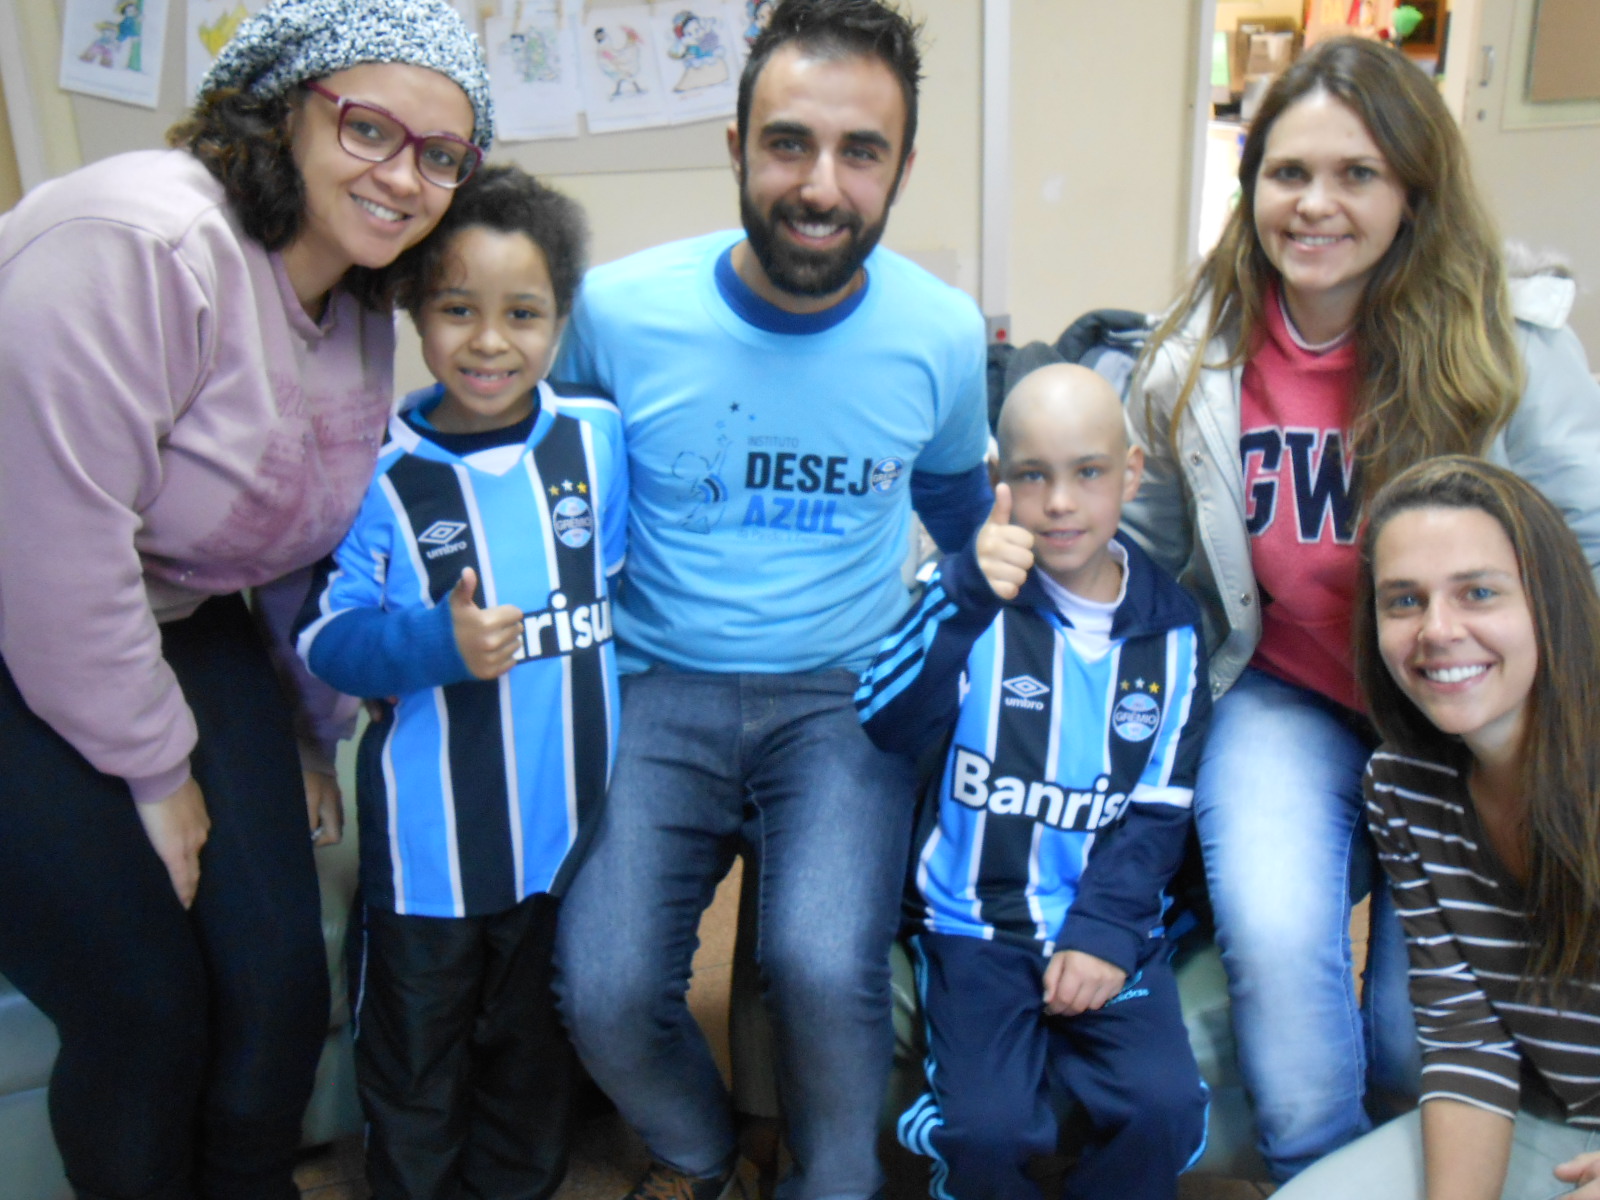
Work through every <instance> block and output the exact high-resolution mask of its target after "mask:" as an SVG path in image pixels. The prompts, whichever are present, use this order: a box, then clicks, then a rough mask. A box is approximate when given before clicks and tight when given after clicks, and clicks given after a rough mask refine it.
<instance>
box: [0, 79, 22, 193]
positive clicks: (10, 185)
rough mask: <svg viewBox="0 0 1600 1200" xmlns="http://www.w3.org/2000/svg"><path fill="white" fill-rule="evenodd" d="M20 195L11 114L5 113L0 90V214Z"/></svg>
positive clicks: (2, 95)
mask: <svg viewBox="0 0 1600 1200" xmlns="http://www.w3.org/2000/svg"><path fill="white" fill-rule="evenodd" d="M21 195H22V178H21V176H20V175H19V174H18V173H17V148H16V147H15V146H13V145H12V144H11V114H10V113H8V112H7V111H6V94H5V91H4V90H3V89H0V212H5V210H6V209H8V208H10V207H11V206H12V205H13V204H15V203H16V202H17V199H18V197H20V196H21Z"/></svg>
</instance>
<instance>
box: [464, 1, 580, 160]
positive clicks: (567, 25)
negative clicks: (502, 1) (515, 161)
mask: <svg viewBox="0 0 1600 1200" xmlns="http://www.w3.org/2000/svg"><path fill="white" fill-rule="evenodd" d="M506 7H507V8H510V9H512V12H511V15H510V16H501V17H490V18H488V19H487V20H486V21H484V23H483V44H484V48H485V50H486V51H487V53H488V57H489V87H490V90H491V91H492V92H493V93H494V108H495V126H496V128H497V130H498V133H499V136H500V137H501V138H504V139H506V140H508V141H514V142H516V141H533V140H535V139H538V138H570V137H577V136H578V113H579V111H581V110H582V108H583V92H582V90H581V88H580V87H579V84H578V63H577V59H578V54H577V43H576V40H575V38H574V35H573V28H572V23H571V21H568V20H564V19H563V18H562V15H561V4H560V0H519V2H518V3H517V4H515V5H514V6H513V5H509V4H508V5H507V6H506Z"/></svg>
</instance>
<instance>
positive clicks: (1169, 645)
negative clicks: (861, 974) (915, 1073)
mask: <svg viewBox="0 0 1600 1200" xmlns="http://www.w3.org/2000/svg"><path fill="white" fill-rule="evenodd" d="M996 435H997V440H998V441H999V445H1000V464H999V482H998V483H997V485H996V487H995V503H994V508H993V511H992V512H991V513H990V514H989V518H988V520H987V522H986V523H985V524H984V526H983V528H982V529H981V530H980V531H979V533H978V536H977V538H975V539H974V542H973V544H972V546H970V547H969V548H968V549H967V550H965V551H963V552H962V553H960V554H954V555H951V556H950V557H949V558H947V559H945V560H944V562H942V563H941V564H940V566H939V569H938V572H937V573H936V574H935V576H934V578H933V579H932V580H931V581H930V583H929V585H928V590H927V593H926V594H925V595H924V597H923V599H922V602H921V603H920V604H919V605H918V606H917V608H916V609H915V610H914V611H913V612H912V614H911V616H910V617H908V618H907V620H906V621H905V622H904V623H903V624H902V626H901V627H900V628H899V629H898V630H896V631H895V633H894V634H893V635H891V636H890V638H889V639H888V640H887V641H886V642H885V644H884V646H883V647H882V649H881V650H880V652H879V654H878V656H877V658H876V659H874V661H873V664H872V667H871V668H870V669H869V670H868V672H867V674H866V676H865V677H864V679H863V683H862V686H861V690H860V691H859V692H858V693H857V696H856V707H857V710H858V712H859V713H860V715H861V718H862V721H863V722H864V724H865V726H866V730H867V733H868V735H869V736H871V738H872V739H873V741H875V742H876V743H877V744H878V745H879V746H881V747H883V748H884V749H886V750H891V751H898V752H900V753H904V754H907V755H910V756H912V757H918V756H920V755H921V754H922V753H923V752H924V751H926V750H928V749H930V747H931V746H933V745H934V744H935V743H936V742H937V741H939V740H940V739H942V738H944V737H946V736H947V735H948V736H949V738H950V746H949V749H948V751H947V752H946V755H945V762H944V770H943V771H942V772H941V773H940V775H939V776H938V777H937V778H936V779H935V781H934V784H933V787H932V789H931V794H930V796H929V798H928V803H927V804H926V806H925V809H924V812H923V819H922V821H921V825H920V827H919V830H918V834H917V837H916V840H915V842H914V845H915V848H916V859H915V869H914V871H913V872H912V876H913V879H914V887H913V892H914V894H913V896H912V908H913V910H914V911H915V913H916V930H917V932H916V933H915V934H914V935H913V936H912V937H911V946H912V949H913V951H914V955H913V958H914V962H915V963H916V968H917V973H918V982H919V984H920V993H921V995H923V996H924V998H925V1004H926V1009H927V1011H926V1016H927V1021H928V1030H929V1041H928V1070H929V1077H930V1081H931V1078H932V1072H933V1069H934V1064H935V1063H937V1064H938V1073H939V1088H938V1090H937V1091H935V1090H934V1089H933V1088H932V1086H931V1083H930V1087H929V1090H928V1092H927V1093H926V1094H925V1095H924V1096H923V1097H922V1098H921V1099H920V1100H918V1101H917V1102H916V1103H915V1104H914V1105H912V1107H911V1108H910V1109H909V1110H907V1112H906V1113H905V1115H904V1116H903V1117H902V1118H901V1120H900V1126H899V1133H900V1140H901V1141H902V1143H904V1144H905V1145H906V1146H907V1147H908V1148H909V1149H911V1150H914V1151H916V1152H918V1153H921V1154H925V1155H928V1156H930V1157H932V1158H934V1159H936V1160H938V1161H939V1162H940V1163H941V1164H942V1169H943V1171H944V1173H945V1176H946V1183H945V1193H946V1194H947V1195H948V1196H950V1197H952V1198H954V1200H963V1198H965V1197H972V1196H978V1195H983V1196H986V1197H990V1196H992V1197H1018V1198H1026V1200H1033V1198H1035V1197H1037V1196H1038V1194H1039V1193H1038V1189H1037V1185H1036V1184H1034V1183H1033V1181H1032V1180H1031V1178H1030V1177H1029V1175H1028V1172H1027V1163H1028V1160H1029V1158H1031V1157H1032V1156H1034V1155H1038V1154H1046V1153H1049V1152H1051V1151H1052V1150H1053V1149H1054V1147H1055V1144H1056V1137H1057V1133H1058V1130H1057V1128H1056V1118H1055V1115H1054V1114H1055V1112H1056V1111H1057V1109H1058V1108H1060V1107H1061V1102H1062V1101H1064V1100H1067V1099H1072V1100H1076V1101H1077V1102H1078V1103H1080V1104H1082V1105H1083V1106H1084V1108H1086V1109H1087V1110H1088V1112H1089V1116H1090V1123H1091V1126H1092V1128H1093V1129H1094V1131H1095V1132H1094V1135H1093V1140H1092V1142H1091V1144H1090V1145H1089V1147H1088V1148H1087V1149H1086V1150H1085V1152H1084V1154H1083V1156H1082V1157H1081V1158H1080V1159H1079V1161H1078V1163H1077V1165H1076V1166H1075V1167H1074V1168H1073V1170H1072V1173H1071V1175H1070V1177H1069V1178H1068V1180H1067V1185H1066V1194H1067V1195H1071V1196H1077V1195H1083V1196H1118V1197H1135V1198H1139V1197H1149V1198H1161V1200H1171V1197H1173V1196H1175V1195H1176V1192H1177V1178H1178V1175H1179V1173H1180V1172H1182V1171H1183V1170H1184V1169H1185V1168H1186V1167H1187V1166H1188V1165H1190V1163H1191V1162H1192V1161H1193V1159H1194V1158H1195V1157H1196V1156H1197V1155H1198V1154H1199V1151H1200V1149H1201V1148H1202V1146H1203V1144H1204V1134H1205V1120H1206V1103H1207V1099H1206V1097H1207V1093H1206V1089H1205V1085H1204V1084H1203V1083H1202V1082H1201V1081H1200V1076H1199V1071H1198V1069H1197V1068H1196V1066H1195V1062H1194V1056H1193V1054H1192V1053H1191V1051H1190V1049H1189V1042H1188V1037H1187V1034H1186V1033H1185V1031H1184V1026H1183V1020H1182V1015H1181V1013H1180V1011H1179V1007H1178V995H1177V987H1176V985H1175V984H1174V982H1173V979H1172V974H1171V971H1170V968H1169V967H1168V965H1167V957H1168V956H1167V947H1166V938H1165V930H1164V928H1163V926H1162V923H1161V916H1162V913H1163V911H1164V907H1165V906H1164V900H1163V893H1164V889H1165V888H1166V886H1167V883H1168V882H1169V880H1170V879H1171V878H1172V875H1173V873H1174V872H1175V871H1176V870H1177V868H1178V865H1179V863H1180V862H1181V860H1182V857H1183V848H1184V841H1185V838H1186V836H1187V833H1188V829H1189V809H1190V800H1191V795H1192V788H1193V785H1194V774H1195V769H1196V767H1197V765H1198V763H1199V756H1200V746H1201V742H1202V741H1203V739H1204V735H1205V729H1206V724H1207V720H1208V717H1209V715H1210V691H1209V689H1208V687H1207V683H1206V677H1205V660H1204V654H1203V652H1202V650H1201V641H1200V634H1199V631H1198V622H1199V614H1198V612H1197V611H1196V609H1195V607H1194V604H1193V602H1192V601H1191V600H1190V599H1189V597H1188V596H1187V595H1186V594H1185V593H1184V592H1183V591H1182V590H1181V589H1180V588H1179V587H1178V585H1177V584H1176V583H1174V582H1173V581H1172V579H1171V578H1170V577H1168V576H1167V575H1165V574H1164V573H1163V572H1162V571H1161V570H1160V569H1159V568H1157V567H1156V566H1155V564H1154V563H1152V562H1151V561H1150V560H1149V559H1148V558H1147V557H1146V556H1145V555H1144V553H1143V552H1142V551H1140V550H1139V549H1138V547H1137V546H1135V545H1134V544H1133V543H1132V542H1130V541H1126V540H1124V539H1123V538H1122V537H1120V536H1119V535H1118V533H1117V523H1118V521H1119V519H1120V517H1121V513H1122V505H1123V503H1124V502H1125V501H1127V500H1130V499H1132V497H1133V495H1134V493H1135V492H1137V491H1138V489H1139V480H1140V475H1141V473H1142V469H1143V465H1144V459H1143V455H1142V452H1141V451H1140V450H1139V449H1138V447H1136V446H1131V445H1130V444H1129V441H1128V435H1127V430H1126V426H1125V425H1124V423H1123V415H1122V405H1121V403H1120V401H1119V400H1118V397H1117V394H1116V392H1115V391H1114V390H1112V388H1111V386H1110V385H1109V384H1108V383H1106V382H1105V380H1103V379H1102V378H1101V377H1100V376H1098V375H1096V374H1095V373H1094V372H1093V371H1089V370H1086V369H1085V368H1083V367H1079V366H1050V367H1045V368H1042V369H1041V370H1038V371H1035V372H1033V373H1032V374H1030V375H1028V376H1027V377H1025V378H1024V379H1023V380H1022V382H1021V383H1019V384H1018V385H1017V387H1016V388H1015V389H1014V390H1013V391H1012V393H1011V395H1010V397H1009V398H1008V399H1007V400H1006V403H1005V407H1004V408H1003V409H1002V410H1001V413H1000V421H999V427H998V429H997V430H996ZM1052 1100H1054V1101H1055V1103H1052Z"/></svg>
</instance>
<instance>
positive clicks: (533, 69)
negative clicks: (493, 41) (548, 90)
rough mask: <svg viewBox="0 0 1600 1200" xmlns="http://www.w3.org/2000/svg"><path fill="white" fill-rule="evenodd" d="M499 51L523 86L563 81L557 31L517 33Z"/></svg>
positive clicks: (501, 45)
mask: <svg viewBox="0 0 1600 1200" xmlns="http://www.w3.org/2000/svg"><path fill="white" fill-rule="evenodd" d="M500 50H501V53H502V54H504V55H505V59H506V62H507V64H508V65H509V66H510V67H511V70H512V72H513V73H514V74H515V75H516V77H517V78H518V79H520V80H521V81H522V82H523V83H556V82H557V81H559V80H560V78H561V57H562V55H561V33H560V31H559V30H557V29H514V30H512V31H511V32H510V33H508V34H506V37H505V41H503V42H501V43H500Z"/></svg>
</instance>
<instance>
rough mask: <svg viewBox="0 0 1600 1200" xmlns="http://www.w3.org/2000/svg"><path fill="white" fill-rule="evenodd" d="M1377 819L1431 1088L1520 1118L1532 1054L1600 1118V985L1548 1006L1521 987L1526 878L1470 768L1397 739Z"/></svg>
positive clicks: (1585, 1118)
mask: <svg viewBox="0 0 1600 1200" xmlns="http://www.w3.org/2000/svg"><path fill="white" fill-rule="evenodd" d="M1366 796H1367V822H1368V825H1369V826H1370V828H1371V830H1372V836H1373V838H1374V839H1375V841H1376V843H1377V847H1378V857H1379V859H1380V860H1381V861H1382V862H1383V865H1384V868H1385V870H1386V871H1387V872H1388V874H1389V880H1390V883H1391V884H1392V886H1393V888H1394V895H1395V901H1396V904H1397V906H1398V907H1399V910H1400V915H1401V918H1402V919H1403V921H1404V922H1405V931H1406V941H1407V943H1408V945H1409V946H1410V952H1411V1000H1412V1004H1413V1005H1414V1006H1415V1008H1416V1014H1417V1032H1418V1035H1419V1037H1420V1038H1421V1040H1422V1053H1423V1068H1422V1084H1423V1086H1422V1099H1424V1100H1430V1099H1437V1098H1440V1097H1446V1098H1449V1099H1453V1100H1462V1101H1465V1102H1466V1103H1468V1104H1475V1105H1477V1106H1479V1107H1481V1108H1488V1109H1492V1110H1493V1111H1495V1112H1499V1113H1502V1114H1504V1115H1505V1116H1508V1117H1512V1116H1514V1115H1515V1113H1516V1110H1517V1107H1518V1102H1519V1100H1520V1098H1521V1086H1520V1082H1519V1075H1520V1071H1521V1067H1522V1063H1523V1062H1524V1061H1526V1062H1527V1063H1528V1064H1529V1065H1531V1066H1532V1067H1533V1068H1534V1069H1535V1070H1536V1071H1537V1072H1538V1073H1539V1075H1540V1076H1541V1077H1542V1078H1543V1080H1544V1082H1545V1083H1546V1084H1547V1085H1548V1087H1549V1089H1550V1090H1551V1092H1553V1093H1554V1094H1555V1096H1556V1097H1557V1098H1558V1099H1559V1100H1560V1101H1561V1102H1562V1103H1563V1104H1564V1105H1565V1106H1566V1110H1567V1120H1568V1122H1570V1123H1571V1124H1574V1125H1590V1126H1600V984H1597V983H1593V982H1591V983H1589V984H1587V985H1586V986H1584V987H1582V988H1581V989H1579V990H1578V991H1577V992H1576V993H1574V992H1573V991H1572V990H1567V991H1565V992H1563V994H1562V1000H1563V1001H1564V1002H1567V1003H1570V1002H1571V1001H1572V998H1573V996H1574V994H1576V996H1577V997H1578V999H1579V1003H1578V1006H1577V1007H1576V1008H1575V1009H1572V1010H1557V1009H1554V1008H1549V1007H1542V1006H1540V1005H1539V1004H1536V1003H1533V1002H1532V997H1530V996H1528V995H1526V994H1520V995H1519V987H1518V985H1519V983H1520V981H1521V978H1522V970H1523V966H1524V963H1525V962H1526V959H1527V953H1528V939H1529V937H1530V931H1529V928H1528V919H1527V915H1526V912H1525V911H1524V908H1523V895H1522V889H1521V887H1520V886H1519V885H1518V884H1517V882H1516V881H1515V880H1514V879H1512V877H1511V876H1510V875H1509V874H1508V873H1507V872H1506V870H1505V868H1504V867H1503V866H1502V865H1501V863H1500V861H1499V860H1498V859H1497V858H1496V857H1495V856H1494V854H1493V852H1492V851H1491V850H1490V849H1489V845H1488V841H1487V839H1486V838H1485V837H1484V835H1483V829H1482V827H1481V825H1480V824H1479V823H1478V816H1477V812H1476V811H1475V810H1474V808H1473V806H1472V800H1471V797H1470V796H1469V795H1468V793H1467V781H1466V778H1465V777H1464V776H1463V775H1462V774H1461V772H1459V771H1458V770H1456V769H1455V768H1454V767H1450V766H1446V765H1443V764H1441V763H1435V762H1429V761H1423V760H1421V759H1417V758H1409V757H1406V756H1404V755H1401V754H1398V753H1396V752H1394V751H1392V750H1391V749H1390V748H1389V747H1388V746H1387V745H1385V746H1383V747H1381V748H1380V749H1379V750H1378V752H1377V753H1376V754H1375V755H1373V757H1372V761H1371V762H1370V763H1369V764H1368V765H1367V776H1366Z"/></svg>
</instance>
